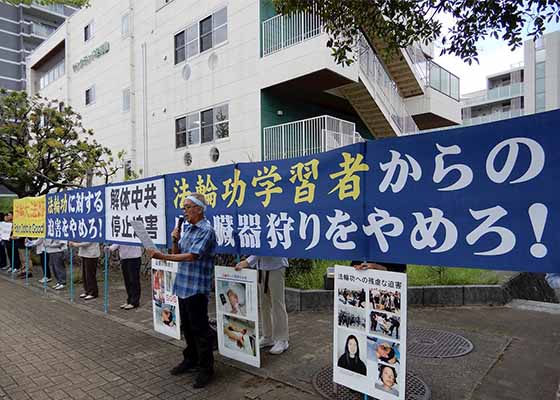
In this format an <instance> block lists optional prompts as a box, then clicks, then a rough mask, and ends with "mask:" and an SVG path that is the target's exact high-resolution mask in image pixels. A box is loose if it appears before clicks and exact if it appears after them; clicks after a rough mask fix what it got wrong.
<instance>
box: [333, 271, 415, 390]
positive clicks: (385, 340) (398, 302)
mask: <svg viewBox="0 0 560 400" xmlns="http://www.w3.org/2000/svg"><path fill="white" fill-rule="evenodd" d="M406 288H407V279H406V274H403V273H398V272H388V271H377V270H367V271H358V270H355V269H354V268H353V267H345V266H338V265H337V266H336V267H335V287H334V344H333V375H334V382H336V383H338V384H341V385H344V386H346V387H349V388H350V389H353V390H356V391H358V392H361V393H366V394H368V395H369V396H372V397H375V398H376V399H379V400H396V399H401V400H404V398H405V387H406V310H407V303H406V293H407V292H406Z"/></svg>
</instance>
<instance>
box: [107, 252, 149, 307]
mask: <svg viewBox="0 0 560 400" xmlns="http://www.w3.org/2000/svg"><path fill="white" fill-rule="evenodd" d="M109 250H110V251H116V250H118V251H119V258H120V259H121V268H122V274H123V279H124V286H125V288H126V294H127V296H128V297H127V299H126V303H124V304H122V305H121V308H122V309H123V310H132V309H134V308H138V307H140V266H141V264H142V247H139V246H128V245H123V244H113V245H111V246H110V247H109Z"/></svg>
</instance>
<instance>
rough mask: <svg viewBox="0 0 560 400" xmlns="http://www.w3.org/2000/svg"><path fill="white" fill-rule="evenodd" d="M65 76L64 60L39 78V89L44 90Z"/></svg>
mask: <svg viewBox="0 0 560 400" xmlns="http://www.w3.org/2000/svg"><path fill="white" fill-rule="evenodd" d="M63 75H64V60H61V61H59V62H58V63H57V64H56V65H55V66H54V67H52V68H51V69H49V70H48V71H45V72H44V73H43V74H42V75H41V77H40V78H39V89H43V88H45V87H46V86H48V85H49V84H51V83H52V82H54V81H55V80H57V79H58V78H60V77H61V76H63Z"/></svg>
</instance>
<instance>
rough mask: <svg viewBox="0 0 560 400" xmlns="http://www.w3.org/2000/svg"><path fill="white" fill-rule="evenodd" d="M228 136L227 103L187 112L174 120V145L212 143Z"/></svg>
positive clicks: (177, 146)
mask: <svg viewBox="0 0 560 400" xmlns="http://www.w3.org/2000/svg"><path fill="white" fill-rule="evenodd" d="M228 137H229V108H228V105H227V104H223V105H220V106H216V107H213V108H210V109H207V110H203V111H200V112H199V111H197V112H193V113H190V114H187V115H186V116H185V117H180V118H177V119H176V120H175V147H176V148H181V147H185V146H192V145H199V144H205V143H213V142H215V141H217V140H220V139H225V138H228Z"/></svg>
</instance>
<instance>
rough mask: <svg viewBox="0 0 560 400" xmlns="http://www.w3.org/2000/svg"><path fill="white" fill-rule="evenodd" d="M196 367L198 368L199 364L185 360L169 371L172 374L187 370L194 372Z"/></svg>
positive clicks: (180, 373)
mask: <svg viewBox="0 0 560 400" xmlns="http://www.w3.org/2000/svg"><path fill="white" fill-rule="evenodd" d="M196 368H197V364H195V363H193V362H191V361H183V362H182V363H181V364H179V365H177V366H175V367H173V368H172V369H171V371H169V373H170V374H171V375H174V376H177V375H182V374H184V373H187V372H193V371H195V370H196Z"/></svg>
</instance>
